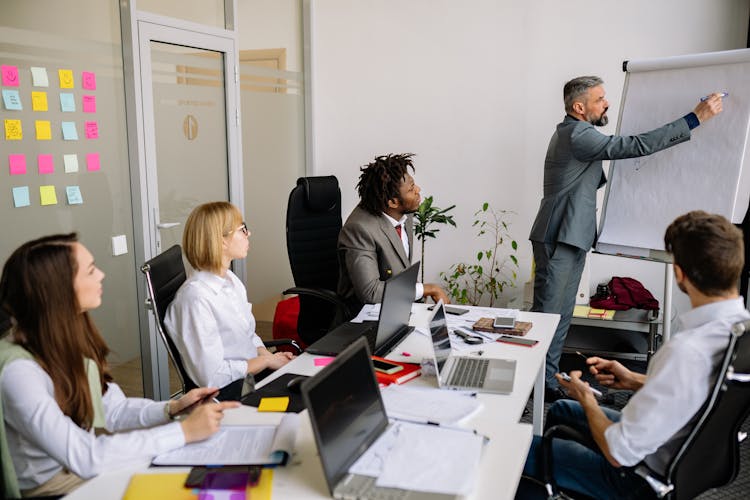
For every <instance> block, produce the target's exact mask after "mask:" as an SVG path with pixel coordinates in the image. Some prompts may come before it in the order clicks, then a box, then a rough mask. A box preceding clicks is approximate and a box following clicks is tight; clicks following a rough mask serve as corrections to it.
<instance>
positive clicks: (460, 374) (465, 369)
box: [448, 358, 490, 388]
mask: <svg viewBox="0 0 750 500" xmlns="http://www.w3.org/2000/svg"><path fill="white" fill-rule="evenodd" d="M489 364H490V360H489V359H478V358H456V359H455V360H454V362H453V370H452V371H451V376H450V380H449V381H448V384H450V385H457V386H460V387H477V388H480V387H482V386H483V385H484V379H485V377H486V375H487V367H488V366H489Z"/></svg>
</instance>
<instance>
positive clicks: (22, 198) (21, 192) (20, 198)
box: [13, 186, 31, 208]
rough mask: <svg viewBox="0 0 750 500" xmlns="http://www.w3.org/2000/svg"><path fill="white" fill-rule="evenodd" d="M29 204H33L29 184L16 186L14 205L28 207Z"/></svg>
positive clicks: (14, 189)
mask: <svg viewBox="0 0 750 500" xmlns="http://www.w3.org/2000/svg"><path fill="white" fill-rule="evenodd" d="M29 205H31V200H30V199H29V186H19V187H14V188H13V206H15V207H16V208H19V207H28V206H29Z"/></svg>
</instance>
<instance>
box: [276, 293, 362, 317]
mask: <svg viewBox="0 0 750 500" xmlns="http://www.w3.org/2000/svg"><path fill="white" fill-rule="evenodd" d="M281 293H282V294H284V295H290V294H297V295H308V296H310V297H315V298H318V299H321V300H325V301H326V302H330V303H332V304H333V305H335V306H336V308H337V309H338V310H339V311H340V312H341V313H342V317H343V318H345V319H346V318H349V317H351V314H350V312H349V308H348V307H347V305H346V304H345V303H344V301H343V300H341V298H340V297H339V296H338V295H337V294H335V293H334V292H332V291H330V290H326V289H325V288H305V287H297V286H295V287H292V288H287V289H286V290H284V291H283V292H281Z"/></svg>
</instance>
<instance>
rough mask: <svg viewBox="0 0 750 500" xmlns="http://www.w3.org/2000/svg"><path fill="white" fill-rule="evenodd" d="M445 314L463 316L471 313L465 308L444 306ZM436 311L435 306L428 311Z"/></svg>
mask: <svg viewBox="0 0 750 500" xmlns="http://www.w3.org/2000/svg"><path fill="white" fill-rule="evenodd" d="M444 307H445V312H447V313H448V314H455V315H456V316H461V315H462V314H466V313H467V312H469V310H468V309H464V308H463V307H456V306H444ZM433 309H435V304H432V305H431V306H430V307H428V308H427V310H428V311H432V310H433Z"/></svg>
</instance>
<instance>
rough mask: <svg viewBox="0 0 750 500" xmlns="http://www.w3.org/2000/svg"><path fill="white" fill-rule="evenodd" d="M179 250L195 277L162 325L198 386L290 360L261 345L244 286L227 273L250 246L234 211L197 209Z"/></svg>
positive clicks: (219, 205)
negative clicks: (181, 251) (193, 270)
mask: <svg viewBox="0 0 750 500" xmlns="http://www.w3.org/2000/svg"><path fill="white" fill-rule="evenodd" d="M182 246H183V251H184V253H185V257H186V258H187V260H188V262H189V263H190V265H191V266H192V267H193V268H194V269H195V273H194V274H193V275H192V276H190V277H189V278H188V279H187V281H185V283H183V285H182V286H181V287H180V289H179V290H178V291H177V294H176V295H175V298H174V300H173V301H172V303H171V304H170V306H169V307H168V308H167V314H166V317H165V320H164V323H165V325H166V327H167V331H168V333H169V335H170V336H171V337H172V339H174V342H175V344H176V346H177V349H178V350H179V351H180V355H181V356H182V360H183V363H184V365H185V369H186V371H187V373H188V375H190V378H192V379H193V381H194V382H195V383H196V384H198V385H199V386H215V387H224V386H226V385H227V384H229V383H230V382H233V381H234V380H237V379H241V378H244V377H245V375H246V374H248V373H252V374H258V373H260V372H261V371H263V370H266V369H271V370H275V369H277V368H280V367H282V366H284V365H285V364H286V363H288V362H289V361H290V360H291V359H293V358H294V356H293V355H292V354H291V353H288V352H277V353H273V354H272V353H271V352H269V351H268V350H267V349H266V348H265V347H264V346H263V341H262V340H261V339H260V337H259V336H258V334H256V333H255V318H254V317H253V312H252V304H250V303H249V302H248V301H247V290H246V289H245V285H243V284H242V282H241V281H240V280H239V278H237V276H236V275H235V274H234V273H233V272H232V271H231V270H230V269H229V266H230V264H231V262H232V261H233V260H235V259H244V258H246V257H247V251H248V249H249V247H250V231H248V229H247V225H246V224H245V223H244V222H243V220H242V214H241V213H240V211H239V209H238V208H237V207H235V206H234V205H232V204H231V203H228V202H224V201H216V202H211V203H205V204H203V205H200V206H198V207H196V208H195V209H194V210H193V211H192V212H191V213H190V216H188V219H187V222H186V223H185V232H184V234H183V236H182Z"/></svg>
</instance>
